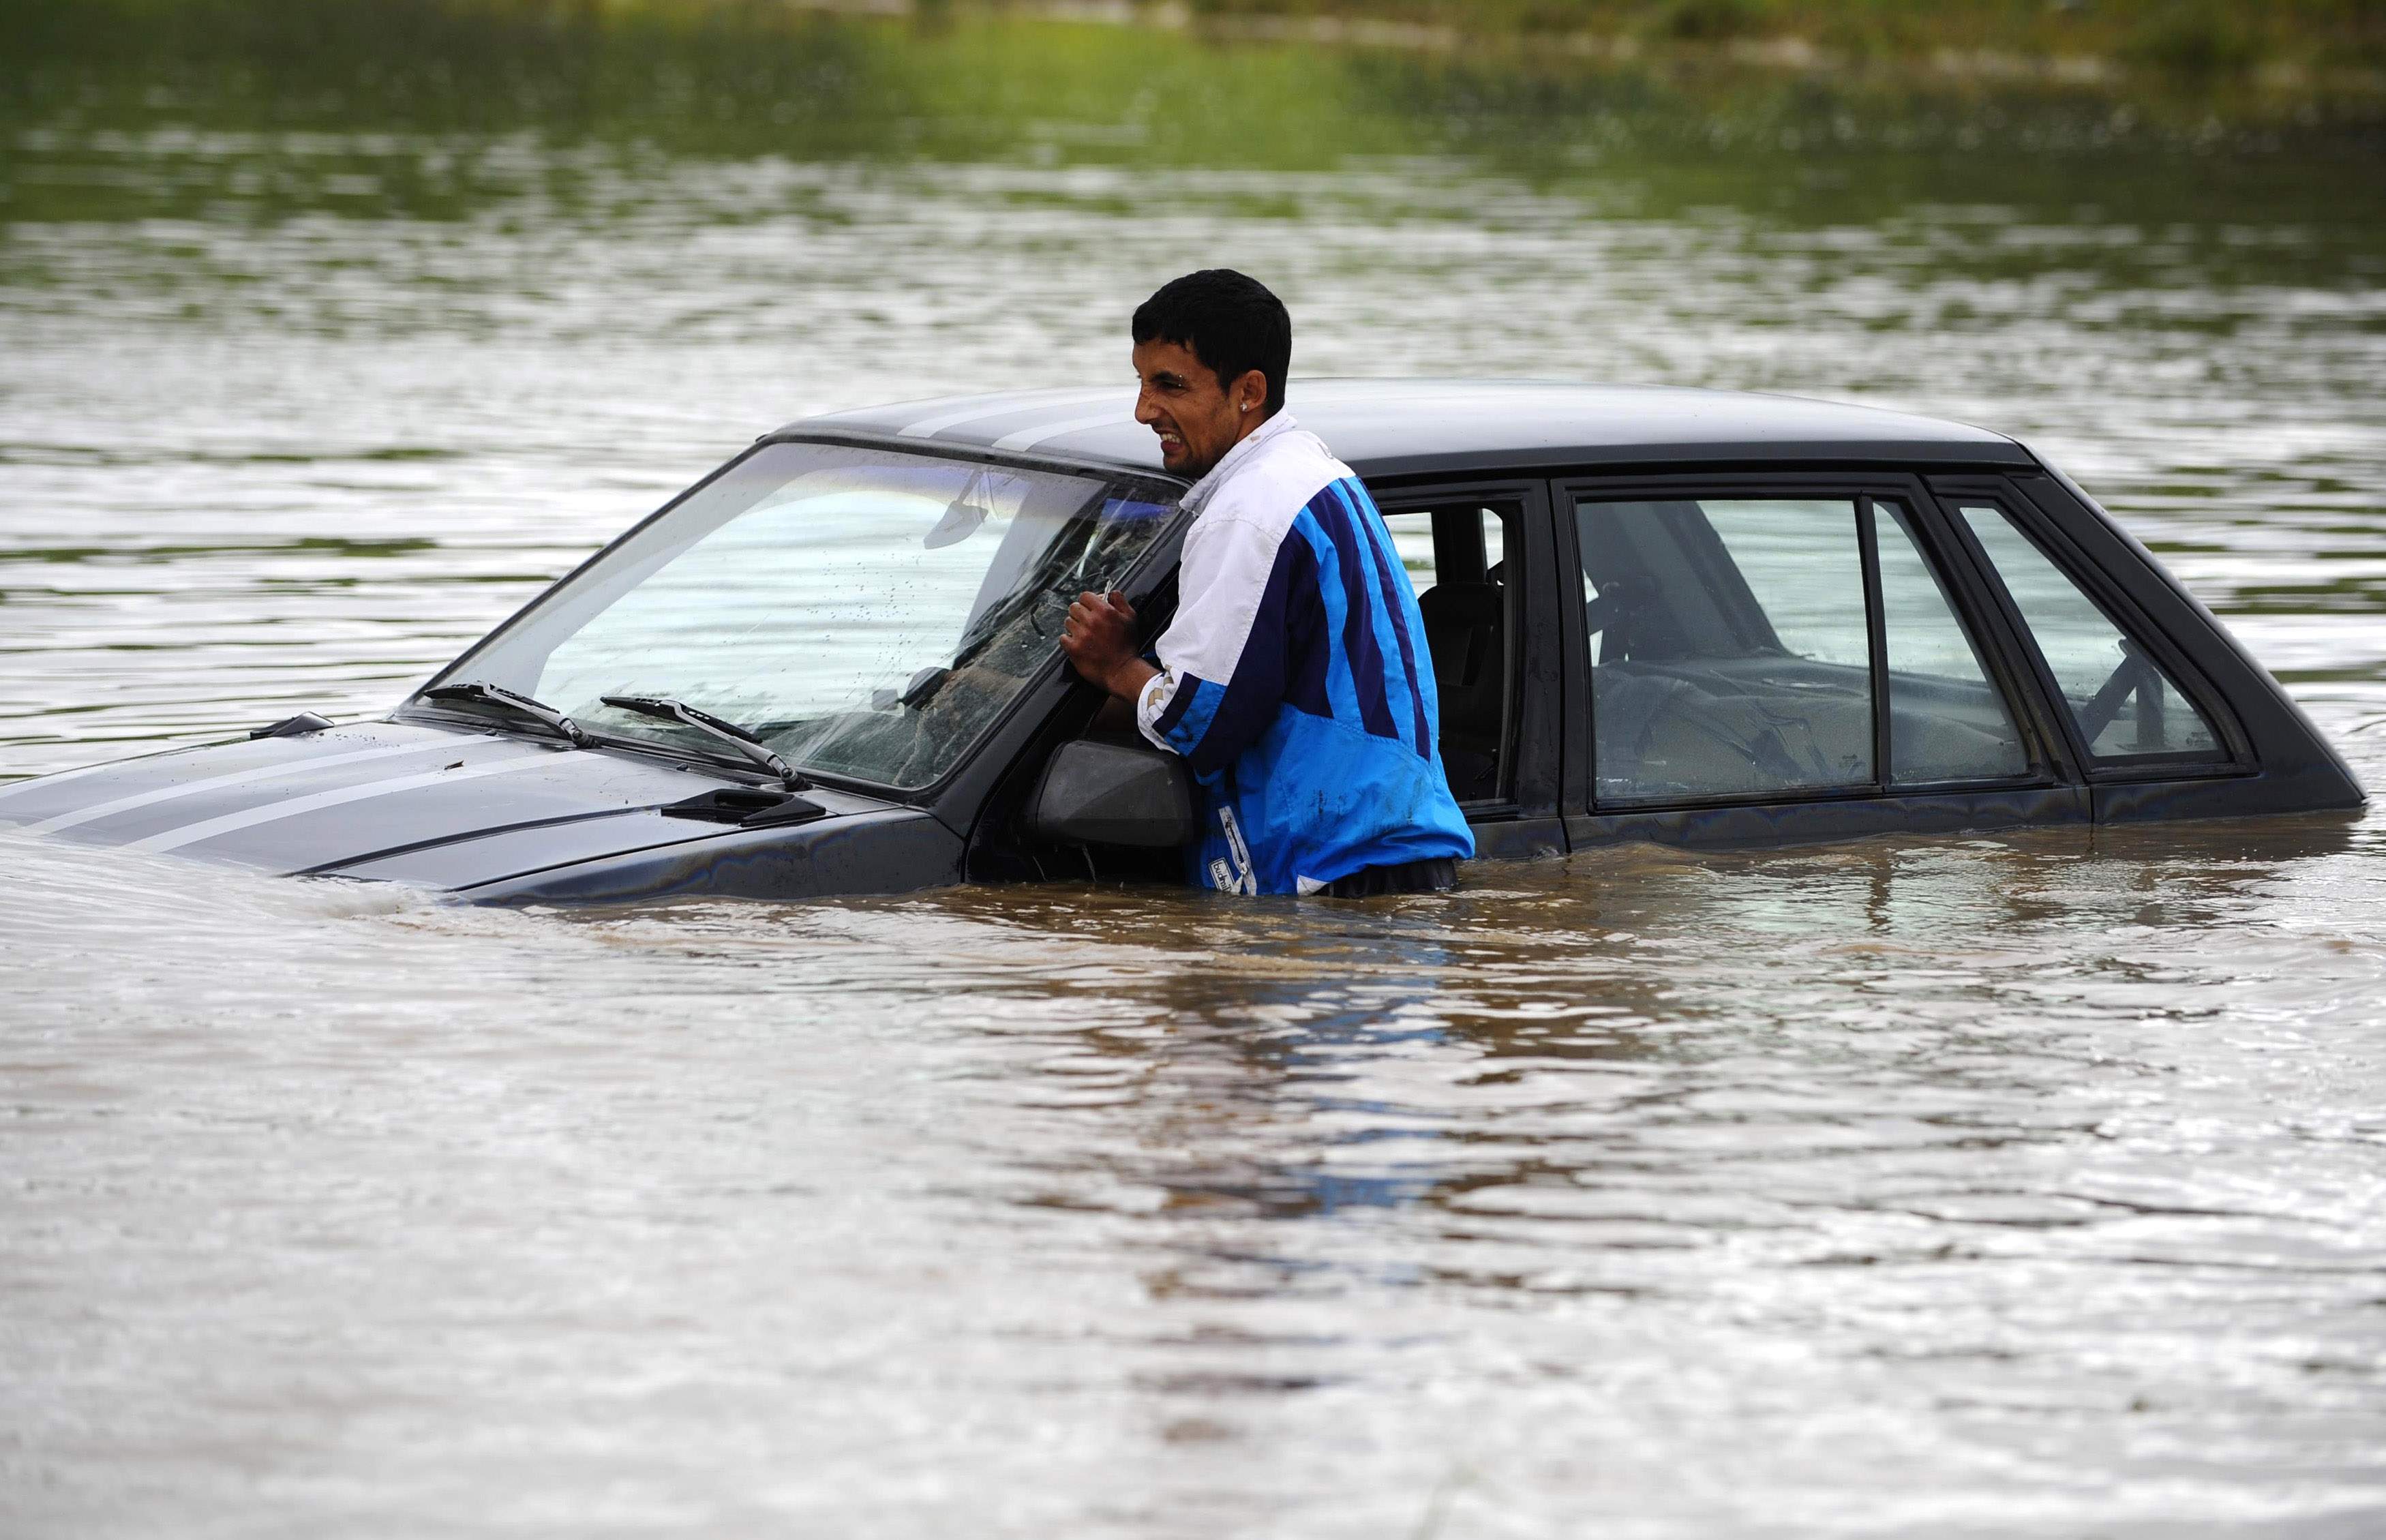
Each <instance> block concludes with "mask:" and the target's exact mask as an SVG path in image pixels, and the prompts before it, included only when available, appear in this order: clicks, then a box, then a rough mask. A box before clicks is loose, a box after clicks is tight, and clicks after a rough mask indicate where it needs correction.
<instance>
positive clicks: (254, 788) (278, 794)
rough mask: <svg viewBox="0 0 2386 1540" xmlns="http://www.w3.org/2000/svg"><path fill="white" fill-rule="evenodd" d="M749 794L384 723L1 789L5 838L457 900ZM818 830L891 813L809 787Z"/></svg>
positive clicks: (680, 827)
mask: <svg viewBox="0 0 2386 1540" xmlns="http://www.w3.org/2000/svg"><path fill="white" fill-rule="evenodd" d="M751 784H752V783H751V782H750V781H741V780H739V779H737V778H736V777H735V776H732V775H728V774H722V773H715V772H713V771H711V770H709V769H707V768H705V767H702V766H688V767H684V768H683V767H682V766H680V765H678V764H675V763H673V762H672V761H669V760H663V759H657V758H650V757H646V756H643V755H639V754H634V753H631V752H628V751H624V750H611V749H569V748H565V747H562V746H560V745H546V744H543V743H540V742H536V741H534V740H530V739H525V738H521V737H514V736H509V735H503V734H498V733H493V732H471V731H459V730H455V729H449V728H444V727H437V726H431V725H426V724H421V723H415V722H373V723H360V724H357V725H353V726H346V727H335V728H329V729H326V730H324V731H321V732H310V733H307V734H305V735H303V736H297V737H286V738H258V739H255V740H251V741H248V742H245V743H233V744H222V745H214V746H211V747H207V748H198V749H188V750H182V751H178V752H174V753H169V754H160V755H153V756H150V757H146V758H142V759H132V760H127V761H124V762H122V763H119V764H114V765H102V766H95V767H94V768H92V769H89V770H69V771H67V772H65V773H64V774H60V775H52V776H45V777H43V778H41V779H39V780H34V781H27V782H21V783H17V784H14V785H8V786H0V827H6V826H8V825H15V826H16V827H18V828H19V829H20V830H22V831H24V832H26V833H36V834H44V835H50V836H54V837H57V838H59V839H68V840H75V841H81V842H83V843H87V844H93V845H119V846H124V847H127V848H130V849H133V850H141V851H148V852H157V853H165V852H171V853H174V854H177V855H184V856H191V857H195V858H200V859H205V860H210V861H219V862H224V863H228V864H232V865H237V866H245V867H250V868H254V869H257V870H264V871H271V872H278V873H308V874H317V875H324V876H334V875H336V876H355V877H370V878H376V879H385V880H396V881H402V882H410V883H420V884H421V885H425V886H432V887H439V888H447V889H456V890H463V889H470V888H473V887H476V886H481V885H483V884H486V883H495V882H498V881H500V880H503V879H506V878H510V877H516V876H519V875H521V874H522V873H525V872H531V871H538V870H551V869H554V868H558V867H563V866H570V865H576V864H579V863H584V862H589V861H596V860H600V859H602V858H609V857H617V856H622V855H624V854H626V853H630V852H634V851H640V850H650V849H659V848H662V847H667V846H673V845H693V844H696V843H697V842H701V841H706V840H718V839H721V838H722V837H724V836H727V835H732V834H735V833H739V831H738V828H737V825H736V824H735V823H722V822H708V821H703V820H694V819H687V818H672V817H666V816H664V815H663V814H662V812H661V811H660V810H659V809H661V808H664V807H667V806H669V805H671V804H673V803H679V802H684V801H686V800H687V799H689V798H691V797H696V796H700V795H704V794H705V793H707V792H710V791H713V790H717V789H720V788H723V787H738V786H750V785H751ZM805 795H806V796H807V797H808V798H809V799H810V800H811V801H813V802H816V803H818V804H819V805H820V806H821V807H822V808H823V809H824V813H825V817H824V818H823V819H820V820H813V822H814V824H815V825H817V824H819V823H823V822H828V821H830V820H843V819H848V818H851V817H852V816H854V815H856V814H866V813H873V812H877V813H884V812H886V811H888V810H890V809H891V806H892V805H890V804H888V803H885V802H882V801H878V800H875V799H873V798H870V797H865V796H859V795H851V794H848V793H841V792H835V791H829V790H826V789H822V790H816V791H812V792H808V793H806V794H805Z"/></svg>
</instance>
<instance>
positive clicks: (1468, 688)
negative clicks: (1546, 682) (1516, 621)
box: [1417, 582, 1508, 802]
mask: <svg viewBox="0 0 2386 1540" xmlns="http://www.w3.org/2000/svg"><path fill="white" fill-rule="evenodd" d="M1417 610H1418V612H1419V613H1420V614H1422V615H1423V616H1424V618H1425V647H1426V650H1427V651H1429V652H1430V653H1431V654H1432V655H1433V678H1434V683H1435V685H1436V686H1437V688H1438V692H1439V695H1440V702H1441V763H1442V769H1443V770H1446V771H1447V772H1448V773H1449V775H1450V792H1451V794H1452V795H1455V796H1456V797H1457V798H1458V799H1459V800H1460V801H1461V802H1472V801H1481V800H1484V799H1486V798H1489V797H1495V796H1498V795H1500V751H1501V747H1502V739H1503V737H1504V735H1505V732H1506V728H1507V707H1508V698H1507V697H1508V690H1507V683H1508V593H1507V589H1506V588H1505V587H1504V586H1502V585H1501V584H1500V583H1497V582H1440V583H1436V584H1434V586H1432V587H1431V588H1428V589H1426V590H1425V592H1424V593H1423V594H1421V595H1418V596H1417Z"/></svg>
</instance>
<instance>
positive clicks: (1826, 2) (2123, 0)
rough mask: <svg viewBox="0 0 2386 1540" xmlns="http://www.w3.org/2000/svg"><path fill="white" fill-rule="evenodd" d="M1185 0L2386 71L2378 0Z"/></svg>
mask: <svg viewBox="0 0 2386 1540" xmlns="http://www.w3.org/2000/svg"><path fill="white" fill-rule="evenodd" d="M1190 8H1191V10H1192V12H1193V13H1194V14H1195V15H1198V16H1200V17H1204V18H1222V19H1223V18H1233V19H1254V18H1275V19H1290V18H1300V19H1314V18H1331V19H1337V20H1351V19H1366V20H1369V21H1375V22H1392V23H1407V24H1410V25H1415V26H1425V27H1446V28H1450V29H1453V30H1457V31H1463V33H1464V34H1465V35H1466V36H1468V37H1472V38H1483V37H1487V36H1488V37H1498V36H1500V35H1501V34H1506V35H1511V36H1514V35H1538V36H1542V37H1548V36H1552V35H1555V36H1568V35H1576V36H1585V37H1592V38H1601V39H1609V40H1618V41H1622V42H1625V43H1626V44H1628V45H1632V46H1637V47H1665V46H1678V45H1684V44H1689V45H1698V44H1708V45H1713V44H1731V43H1741V42H1757V41H1767V40H1770V41H1787V40H1793V39H1794V40H1796V41H1798V42H1800V43H1802V44H1808V45H1809V46H1811V47H1813V48H1815V49H1817V50H1820V51H1821V52H1823V53H1824V54H1827V55H1829V56H1835V57H1836V59H1837V60H1838V61H1840V62H1849V61H1865V60H1878V61H1913V60H1919V59H1929V58H1934V57H1936V56H1940V55H1941V54H1944V53H1950V52H1952V53H1954V54H1956V55H1958V56H1974V57H1977V56H1980V55H1990V56H2006V57H2007V58H2010V59H2016V60H2021V61H2028V60H2046V61H2055V60H2065V59H2069V60H2088V59H2093V60H2100V61H2104V62H2105V63H2106V64H2108V65H2109V66H2111V67H2114V68H2116V69H2141V70H2144V71H2149V72H2156V73H2162V74H2167V75H2174V76H2179V75H2184V76H2196V77H2202V76H2212V75H2220V74H2230V73H2246V72H2251V71H2254V70H2258V69H2263V68H2265V67H2267V68H2271V69H2292V70H2296V71H2299V72H2304V73H2308V74H2310V75H2313V76H2320V75H2331V74H2337V73H2341V72H2342V71H2344V70H2346V69H2373V70H2374V69H2386V6H2380V5H2379V4H2377V0H1929V3H1927V4H1926V3H1924V0H1193V4H1192V6H1191V7H1190Z"/></svg>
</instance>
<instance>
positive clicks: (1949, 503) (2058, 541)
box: [1930, 476, 2260, 784]
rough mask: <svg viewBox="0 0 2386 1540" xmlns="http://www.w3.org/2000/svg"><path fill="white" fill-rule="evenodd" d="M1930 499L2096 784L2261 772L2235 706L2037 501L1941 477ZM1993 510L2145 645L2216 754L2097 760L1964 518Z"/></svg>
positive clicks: (1987, 480)
mask: <svg viewBox="0 0 2386 1540" xmlns="http://www.w3.org/2000/svg"><path fill="white" fill-rule="evenodd" d="M1930 491H1931V494H1932V495H1933V496H1934V497H1935V498H1937V499H1938V501H1939V502H1940V505H1941V508H1940V518H1941V521H1942V522H1943V523H1944V524H1945V525H1946V527H1947V528H1948V529H1949V530H1951V531H1952V532H1953V535H1954V539H1955V541H1956V542H1957V544H1958V545H1960V546H1961V547H1962V549H1963V551H1964V554H1965V559H1966V560H1967V561H1968V562H1970V563H1971V564H1972V565H1973V566H1974V567H1975V568H1976V569H1977V573H1976V576H1975V580H1974V581H1975V582H1977V583H1978V586H1979V588H1980V591H1981V592H1982V594H1983V595H1985V596H1986V598H1987V599H1988V602H1989V603H1990V604H1991V605H1993V606H1995V607H1996V608H1997V609H1998V610H1999V612H2000V613H2001V614H2002V616H2003V619H2004V620H2005V623H2006V624H2007V625H2009V626H2010V627H2011V628H2012V629H2013V631H2014V633H2015V634H2016V636H2017V637H2018V638H2019V639H2020V642H2021V646H2022V656H2023V658H2024V660H2025V661H2026V663H2027V664H2028V668H2029V670H2030V671H2031V672H2032V674H2033V675H2035V676H2036V678H2037V680H2038V685H2039V689H2040V691H2041V693H2042V694H2043V695H2045V697H2046V699H2047V700H2048V701H2049V702H2051V703H2052V704H2053V707H2055V709H2054V711H2053V717H2054V720H2055V723H2056V725H2057V727H2058V728H2059V729H2060V731H2061V732H2062V733H2063V738H2064V743H2065V745H2066V747H2067V749H2068V750H2069V752H2070V754H2071V756H2072V758H2073V761H2074V763H2075V764H2077V765H2078V767H2079V770H2080V773H2081V776H2082V778H2083V779H2084V780H2086V781H2087V782H2089V783H2091V784H2103V783H2112V782H2134V781H2180V780H2220V779H2226V778H2229V777H2231V776H2242V775H2251V774H2255V773H2258V772H2259V770H2260V765H2259V764H2258V763H2257V762H2256V760H2255V758H2254V752H2253V745H2252V740H2251V739H2250V738H2249V736H2248V735H2247V733H2246V732H2245V729H2244V725H2243V724H2242V722H2240V721H2239V720H2237V715H2236V713H2235V712H2234V711H2231V710H2229V708H2228V707H2227V705H2226V703H2225V701H2224V700H2223V698H2222V696H2221V694H2220V692H2219V691H2218V690H2217V689H2216V688H2215V687H2214V686H2213V684H2212V682H2211V681H2210V680H2208V679H2206V678H2205V677H2204V672H2203V670H2200V669H2198V668H2196V667H2195V665H2194V663H2193V662H2192V661H2191V659H2190V658H2189V657H2188V656H2187V654H2186V652H2185V651H2184V650H2183V649H2182V648H2181V647H2179V645H2178V644H2177V643H2176V642H2174V641H2173V640H2172V639H2171V637H2170V635H2169V634H2168V633H2167V632H2165V631H2164V630H2163V628H2162V627H2161V626H2159V625H2157V624H2155V623H2154V620H2153V618H2152V617H2151V616H2149V615H2147V614H2146V612H2145V610H2144V609H2143V608H2142V607H2141V606H2139V605H2138V604H2137V603H2136V601H2134V600H2133V599H2131V598H2130V597H2129V595H2128V594H2127V593H2126V592H2125V591H2124V590H2123V589H2122V588H2121V586H2120V585H2119V584H2117V583H2116V582H2114V581H2113V580H2112V579H2111V577H2110V576H2109V575H2108V574H2106V573H2104V572H2103V571H2102V570H2100V569H2099V568H2098V566H2097V564H2096V563H2095V562H2094V561H2092V560H2091V559H2090V558H2089V557H2088V556H2087V555H2086V554H2085V553H2084V552H2082V551H2081V550H2080V549H2079V548H2078V545H2077V544H2076V543H2075V542H2074V541H2073V540H2072V539H2071V538H2070V536H2069V535H2067V534H2066V532H2064V531H2062V530H2061V529H2058V528H2056V527H2055V524H2054V521H2053V520H2051V519H2049V518H2048V517H2047V516H2046V513H2045V511H2044V510H2043V509H2041V507H2039V506H2038V505H2037V504H2036V503H2034V502H2032V501H2031V500H2030V499H2029V497H2028V495H2025V494H2024V493H2023V492H2022V490H2021V489H2020V488H2019V487H2018V486H2016V484H2015V483H2014V482H2013V481H2012V480H2011V479H2010V478H2008V477H2003V476H1995V477H1990V476H1977V477H1975V476H1965V477H1951V476H1933V477H1931V478H1930ZM1981 505H1988V506H1991V507H1995V508H1996V509H1997V510H1998V511H1999V512H2001V513H2002V514H2003V516H2004V517H2005V519H2006V520H2007V521H2008V522H2009V523H2011V524H2012V525H2013V527H2014V529H2015V530H2016V532H2019V533H2020V535H2021V537H2022V538H2023V539H2025V540H2027V541H2028V542H2029V543H2030V545H2033V546H2035V547H2037V549H2038V552H2039V554H2040V555H2041V556H2043V557H2046V559H2047V560H2048V561H2050V562H2052V563H2053V565H2054V569H2055V570H2056V571H2058V572H2061V573H2062V574H2063V575H2064V576H2065V577H2066V578H2067V579H2068V580H2070V582H2072V584H2073V585H2074V586H2076V587H2077V588H2078V590H2079V592H2080V593H2081V594H2082V595H2085V596H2086V597H2087V599H2088V601H2089V602H2090V603H2091V604H2092V605H2094V606H2095V607H2097V609H2098V610H2099V611H2100V612H2102V613H2103V617H2104V619H2105V620H2107V621H2108V622H2110V623H2111V624H2112V626H2113V627H2114V629H2115V630H2116V631H2118V632H2120V633H2121V634H2122V635H2123V636H2124V637H2126V638H2128V639H2129V640H2130V641H2132V642H2135V643H2136V644H2137V645H2140V646H2141V647H2144V648H2145V649H2146V650H2147V651H2148V652H2149V653H2151V654H2152V655H2153V657H2154V663H2155V664H2156V666H2157V667H2159V668H2160V669H2161V670H2162V671H2163V672H2164V674H2165V675H2166V676H2167V678H2168V680H2169V682H2170V685H2171V687H2172V688H2174V689H2176V690H2178V691H2179V692H2180V693H2181V694H2182V695H2186V696H2187V698H2188V701H2189V704H2191V706H2193V707H2195V709H2196V710H2197V711H2199V712H2201V713H2202V714H2203V717H2204V720H2205V721H2206V722H2208V723H2210V724H2211V727H2212V730H2213V734H2214V736H2215V737H2216V739H2218V741H2219V745H2218V754H2217V755H2214V754H2207V753H2202V752H2199V751H2196V750H2183V751H2181V752H2179V753H2176V754H2145V755H2131V756H2129V757H2126V758H2124V757H2110V756H2107V757H2098V756H2096V755H2094V754H2092V753H2091V752H2090V749H2089V745H2088V743H2087V740H2086V738H2085V736H2084V735H2083V734H2082V733H2081V732H2080V731H2079V723H2078V719H2077V718H2076V717H2075V716H2074V715H2073V713H2072V711H2071V708H2070V704H2069V702H2068V701H2067V700H2066V698H2065V697H2064V695H2063V690H2062V687H2061V685H2060V684H2058V683H2057V682H2056V681H2055V678H2054V672H2053V669H2051V668H2050V667H2049V666H2048V664H2047V662H2046V656H2045V653H2044V651H2043V650H2042V649H2041V648H2040V646H2039V645H2038V642H2037V640H2036V638H2035V637H2034V636H2032V635H2031V633H2030V629H2029V624H2028V620H2025V619H2024V618H2023V616H2022V613H2021V607H2020V606H2019V605H2017V604H2016V603H2015V602H2014V598H2013V595H2012V594H2011V593H2010V592H2008V591H2007V590H2006V588H2005V584H2004V579H2003V576H2002V575H2001V574H1999V573H1998V571H1997V570H1996V563H1995V562H1994V561H1992V560H1990V557H1989V555H1988V553H1987V551H1986V550H1984V549H1983V548H1982V547H1981V545H1980V543H1979V539H1978V536H1977V535H1975V534H1973V532H1971V530H1970V528H1969V527H1968V521H1967V520H1965V518H1964V516H1963V508H1964V507H1966V506H1972V507H1978V506H1981Z"/></svg>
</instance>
